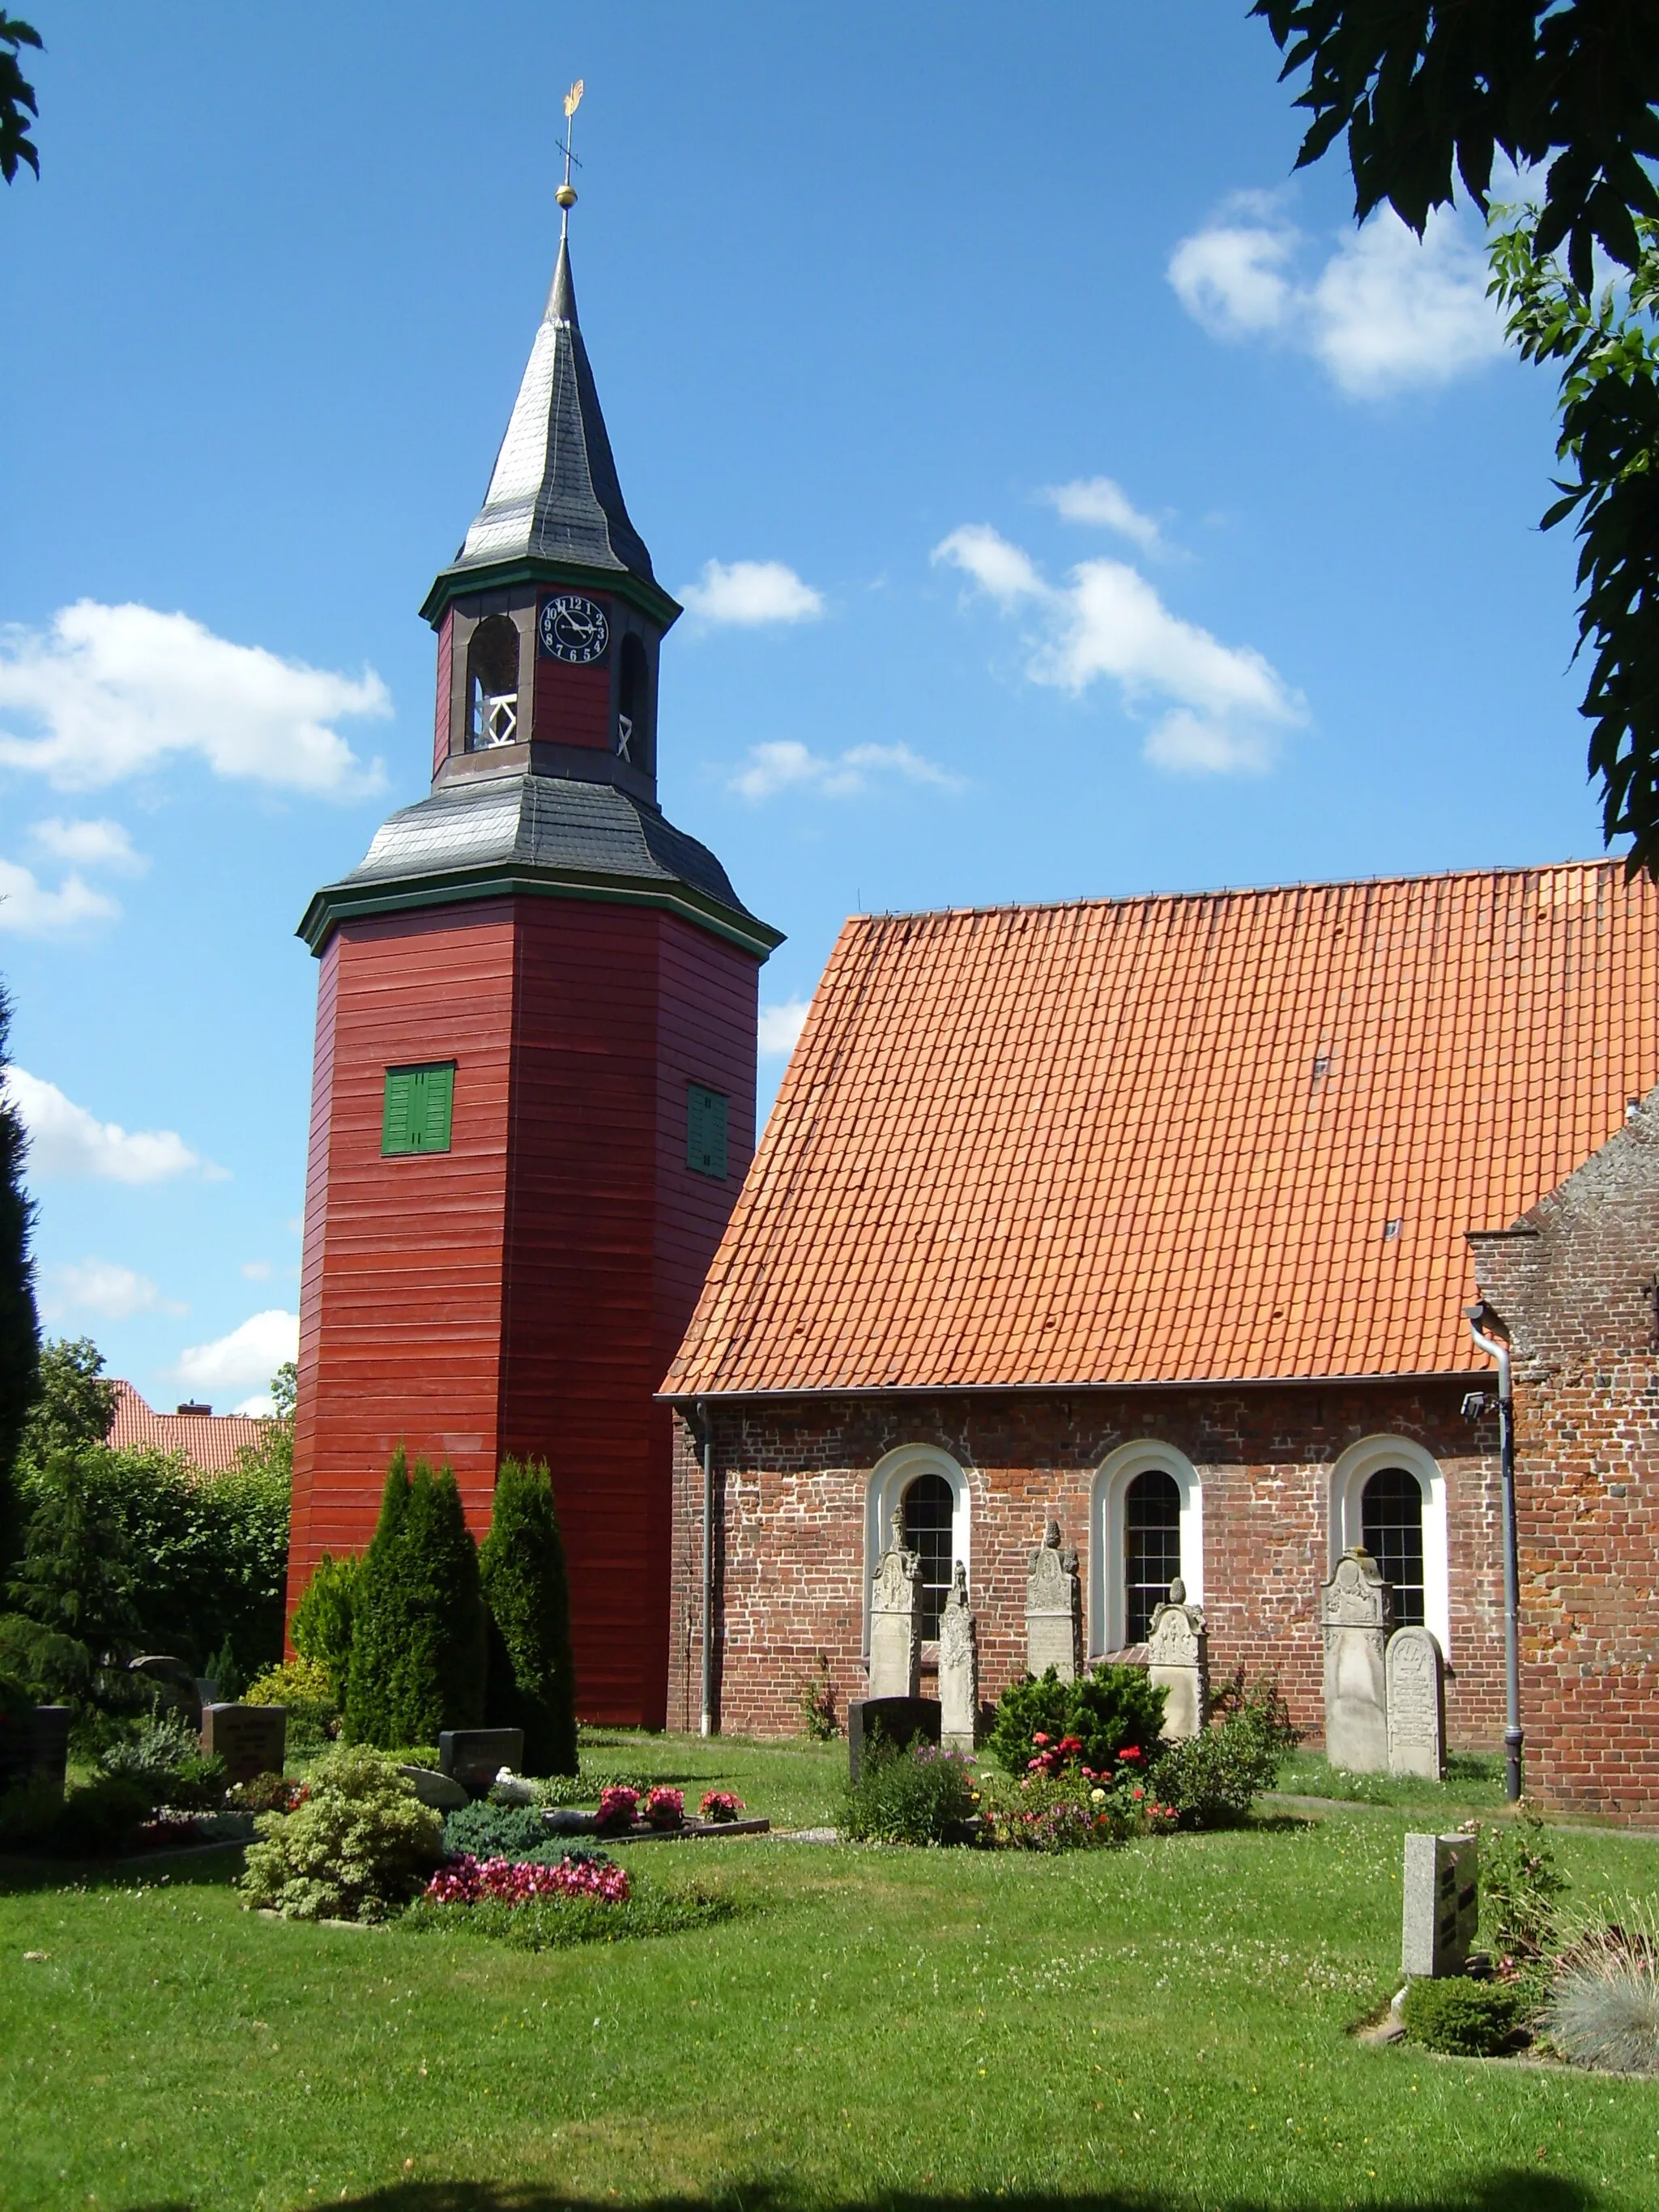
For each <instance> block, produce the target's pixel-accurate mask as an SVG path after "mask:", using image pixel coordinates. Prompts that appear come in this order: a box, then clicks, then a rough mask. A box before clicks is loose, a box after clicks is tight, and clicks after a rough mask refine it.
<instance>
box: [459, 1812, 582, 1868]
mask: <svg viewBox="0 0 1659 2212" xmlns="http://www.w3.org/2000/svg"><path fill="white" fill-rule="evenodd" d="M444 1850H445V1851H446V1853H447V1854H448V1855H449V1856H450V1857H453V1856H454V1854H455V1853H456V1852H458V1851H471V1854H472V1856H473V1857H474V1858H475V1859H492V1858H501V1859H546V1860H547V1861H548V1862H549V1863H550V1864H552V1865H555V1866H556V1865H557V1864H558V1863H559V1861H560V1859H562V1858H574V1859H597V1860H599V1863H601V1864H605V1863H608V1861H607V1859H606V1855H605V1852H603V1851H593V1850H585V1849H584V1848H582V1846H581V1845H580V1844H572V1842H571V1840H570V1838H568V1836H554V1835H550V1833H549V1832H548V1826H547V1823H546V1821H545V1820H543V1818H542V1816H541V1814H540V1812H539V1811H538V1809H537V1808H536V1807H535V1806H533V1805H492V1804H490V1803H489V1801H488V1800H487V1799H480V1800H479V1802H477V1804H474V1805H459V1806H457V1807H456V1808H455V1810H454V1811H453V1813H447V1814H445V1815H444Z"/></svg>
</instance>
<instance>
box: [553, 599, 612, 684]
mask: <svg viewBox="0 0 1659 2212" xmlns="http://www.w3.org/2000/svg"><path fill="white" fill-rule="evenodd" d="M538 630H539V633H540V636H541V641H542V651H543V652H544V653H551V654H552V656H553V658H554V659H555V660H574V661H575V662H576V663H577V665H579V666H581V667H586V665H587V664H588V663H589V662H590V661H594V660H603V659H604V658H605V647H607V646H608V645H609V644H610V642H611V624H610V623H608V622H607V621H606V619H605V609H604V608H603V607H601V606H598V605H595V604H594V602H593V601H592V599H581V598H579V597H578V596H577V594H576V593H575V592H566V593H565V595H564V596H563V597H562V599H550V600H549V601H548V602H547V604H546V605H545V606H544V608H543V609H542V612H541V620H540V622H539V623H538Z"/></svg>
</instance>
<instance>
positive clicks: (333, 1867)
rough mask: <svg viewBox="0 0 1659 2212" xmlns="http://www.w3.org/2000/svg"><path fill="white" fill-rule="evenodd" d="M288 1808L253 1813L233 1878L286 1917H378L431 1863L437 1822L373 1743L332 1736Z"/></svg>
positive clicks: (436, 1850)
mask: <svg viewBox="0 0 1659 2212" xmlns="http://www.w3.org/2000/svg"><path fill="white" fill-rule="evenodd" d="M310 1790H311V1795H310V1796H308V1797H307V1800H306V1802H305V1803H304V1804H303V1805H301V1806H300V1807H299V1808H298V1809H297V1810H296V1811H295V1812H292V1813H288V1814H282V1813H265V1814H261V1815H260V1818H259V1821H258V1831H259V1836H260V1838H261V1840H260V1841H259V1842H258V1843H257V1844H251V1845H250V1846H249V1849H248V1854H247V1867H246V1872H245V1873H244V1875H242V1880H241V1887H242V1890H243V1893H244V1894H245V1895H246V1898H247V1899H248V1901H249V1903H250V1904H252V1905H266V1906H270V1907H274V1908H275V1910H276V1911H278V1912H280V1913H281V1914H282V1915H283V1917H284V1919H289V1920H380V1919H383V1918H384V1917H386V1914H387V1913H388V1912H389V1911H391V1910H392V1907H393V1906H395V1905H401V1904H402V1903H403V1902H404V1899H406V1898H408V1897H410V1896H412V1895H413V1894H414V1893H415V1891H416V1890H417V1889H418V1888H419V1887H420V1886H421V1883H422V1881H423V1880H424V1879H425V1877H426V1876H427V1875H428V1874H430V1872H431V1870H432V1869H433V1868H434V1867H435V1865H436V1864H437V1863H438V1859H439V1857H440V1855H441V1851H442V1848H443V1824H442V1822H441V1820H439V1818H438V1815H437V1814H435V1813H434V1812H432V1811H431V1810H430V1809H429V1808H428V1807H427V1806H424V1805H422V1803H421V1802H420V1800H419V1799H418V1798H417V1797H416V1795H415V1792H414V1790H413V1788H412V1787H411V1785H410V1784H409V1783H408V1782H406V1781H405V1780H404V1778H403V1776H402V1775H400V1774H399V1773H398V1770H397V1768H396V1766H395V1765H393V1764H392V1761H391V1760H390V1759H386V1758H385V1757H383V1756H382V1755H381V1754H380V1753H378V1752H374V1751H368V1750H365V1749H363V1748H361V1747H355V1746H354V1747H347V1746H341V1747H338V1748H337V1749H335V1750H333V1751H331V1752H328V1753H325V1755H324V1757H323V1758H321V1759H319V1760H318V1762H317V1765H315V1766H314V1767H313V1770H312V1772H311V1776H310Z"/></svg>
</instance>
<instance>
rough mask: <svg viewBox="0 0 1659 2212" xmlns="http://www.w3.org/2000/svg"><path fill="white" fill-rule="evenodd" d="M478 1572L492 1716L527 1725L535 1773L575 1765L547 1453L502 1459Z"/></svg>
mask: <svg viewBox="0 0 1659 2212" xmlns="http://www.w3.org/2000/svg"><path fill="white" fill-rule="evenodd" d="M478 1571H479V1574H480V1577H481V1578H482V1581H483V1594H484V1598H485V1601H486V1602H487V1604H488V1606H489V1621H490V1656H489V1723H490V1725H491V1726H492V1727H495V1728H521V1729H523V1730H524V1764H525V1771H526V1773H529V1774H574V1772H575V1771H576V1671H575V1665H574V1661H573V1660H572V1658H571V1655H570V1589H569V1584H568V1579H567V1577H566V1572H565V1558H564V1538H563V1536H562V1534H560V1530H559V1516H558V1511H557V1509H556V1506H555V1504H554V1502H553V1483H552V1480H551V1478H550V1475H549V1474H548V1471H547V1462H545V1460H538V1461H534V1462H531V1463H529V1464H527V1465H526V1464H521V1463H520V1462H519V1461H518V1460H515V1459H506V1460H503V1461H502V1462H501V1472H500V1474H498V1475H497V1476H496V1478H495V1507H494V1510H493V1511H492V1513H491V1516H490V1522H489V1535H488V1536H487V1537H485V1539H484V1542H483V1549H482V1550H481V1551H480V1553H479V1554H478Z"/></svg>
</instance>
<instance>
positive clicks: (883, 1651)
mask: <svg viewBox="0 0 1659 2212" xmlns="http://www.w3.org/2000/svg"><path fill="white" fill-rule="evenodd" d="M920 1690H921V1560H920V1559H918V1558H917V1556H916V1554H915V1553H914V1552H913V1551H911V1550H910V1548H909V1547H908V1545H907V1544H906V1543H905V1541H904V1531H903V1529H902V1528H895V1529H894V1531H893V1547H892V1549H891V1550H890V1551H888V1552H884V1553H882V1555H881V1563H880V1565H878V1567H877V1569H876V1580H875V1587H874V1588H873V1589H872V1591H871V1593H870V1695H871V1696H872V1698H914V1697H915V1696H916V1695H917V1694H918V1692H920Z"/></svg>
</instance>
